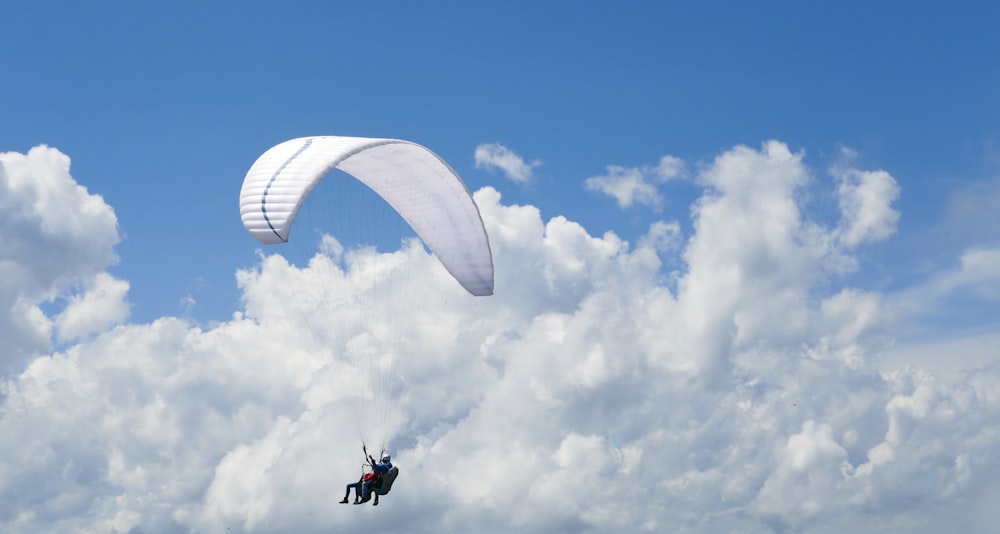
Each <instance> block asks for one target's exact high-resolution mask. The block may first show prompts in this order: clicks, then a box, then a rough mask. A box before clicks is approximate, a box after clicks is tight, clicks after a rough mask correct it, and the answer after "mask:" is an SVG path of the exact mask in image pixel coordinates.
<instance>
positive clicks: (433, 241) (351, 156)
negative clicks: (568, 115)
mask: <svg viewBox="0 0 1000 534" xmlns="http://www.w3.org/2000/svg"><path fill="white" fill-rule="evenodd" d="M335 169H336V170H339V171H343V172H342V173H341V172H335V171H334V170H335ZM344 173H346V174H347V175H349V176H345V175H344ZM350 177H354V178H356V179H357V181H358V182H361V183H363V184H364V185H365V186H367V188H368V189H370V190H371V191H374V193H375V194H377V195H378V196H379V197H381V198H382V199H384V200H385V203H387V204H388V206H389V207H391V209H392V210H394V211H395V212H396V213H398V215H399V217H401V218H402V221H405V224H404V223H403V222H402V221H400V223H399V224H400V225H401V226H405V225H409V227H410V228H412V230H413V231H414V232H415V233H416V235H417V236H418V237H419V238H420V240H421V241H422V242H423V243H424V244H425V245H426V247H427V248H428V249H429V250H430V251H431V252H432V253H433V254H434V255H435V256H436V257H437V258H438V260H439V261H440V262H441V264H442V265H443V266H444V267H445V269H447V271H448V272H449V273H450V274H451V275H452V277H454V279H455V280H457V281H458V282H459V283H460V284H461V285H462V287H464V288H465V290H466V291H468V292H469V293H471V294H472V295H475V296H487V295H491V294H492V293H493V258H492V253H491V251H490V245H489V239H488V237H487V234H486V229H485V227H484V226H483V221H482V218H481V216H480V213H479V208H478V206H477V205H476V203H475V201H474V200H473V198H472V195H471V194H470V193H469V190H468V188H467V187H466V186H465V184H464V183H463V182H462V180H461V178H459V176H458V175H457V174H456V173H455V171H454V170H452V168H451V167H450V166H449V165H448V164H447V163H445V162H444V161H443V160H442V159H441V158H440V157H438V156H437V155H436V154H434V153H433V152H431V151H430V150H428V149H427V148H425V147H423V146H420V145H418V144H415V143H412V142H409V141H402V140H398V139H371V138H361V137H334V136H319V137H302V138H298V139H292V140H290V141H285V142H283V143H280V144H278V145H276V146H274V147H272V148H270V149H269V150H267V151H266V152H264V154H262V155H261V156H260V157H259V158H258V159H257V161H256V162H254V164H253V165H252V166H251V167H250V170H249V171H248V172H247V175H246V178H245V179H244V181H243V188H242V191H241V192H240V214H241V216H242V219H243V225H244V226H245V227H246V229H247V231H249V232H250V234H251V235H252V236H253V237H254V238H256V239H257V240H258V241H260V242H261V243H264V244H267V245H272V244H280V243H285V242H289V245H292V246H293V249H294V245H295V244H296V243H295V242H297V241H298V242H301V241H307V242H308V241H309V240H310V238H311V237H312V236H309V235H298V234H296V237H295V238H293V237H292V236H291V233H292V228H293V223H294V222H295V221H296V218H297V217H298V218H299V219H303V218H304V220H303V221H301V223H300V226H297V227H296V228H300V227H301V226H302V225H306V224H309V223H310V222H311V220H310V219H309V218H310V217H311V214H312V212H311V211H310V210H308V209H307V210H303V215H302V216H300V209H301V208H302V207H303V204H304V203H305V204H306V207H307V208H311V207H312V206H315V205H316V203H319V205H320V206H321V207H320V208H319V209H320V211H324V210H325V211H337V209H335V208H334V206H336V204H335V203H334V202H330V203H328V204H323V203H322V202H321V201H323V200H324V195H329V194H332V195H339V194H341V193H347V192H348V191H346V190H347V189H348V187H349V186H352V184H350V179H349V178H350ZM321 182H322V184H321ZM318 186H321V187H318ZM356 189H357V188H356ZM360 189H364V188H360ZM311 197H317V198H312V200H311V201H310V202H308V203H307V200H309V199H310V198H311ZM367 200H378V199H373V198H368V199H367ZM367 200H365V201H359V202H358V203H361V204H365V203H366V202H367ZM372 203H374V202H372ZM378 203H379V204H382V205H385V204H383V203H381V201H379V202H378ZM346 206H348V209H344V205H339V207H340V208H341V209H340V210H339V211H342V212H343V211H351V210H352V209H353V204H352V203H348V204H347V205H346ZM393 217H395V214H393ZM396 218H397V220H398V217H396ZM329 220H335V221H337V222H328V221H329ZM329 220H327V221H324V223H323V224H322V225H321V226H327V227H324V228H320V231H321V232H323V233H329V234H331V235H337V234H338V232H339V231H340V230H341V228H338V227H337V226H338V224H340V222H341V220H339V219H336V218H335V217H332V218H331V219H329ZM307 221H308V222H307ZM355 222H356V221H353V220H348V221H347V222H346V223H345V224H344V225H348V224H355ZM374 224H375V225H377V224H379V223H378V222H376V223H374ZM330 226H332V227H330ZM293 249H289V251H290V252H294V250H293ZM310 253H312V252H310ZM309 264H310V265H313V263H312V262H311V261H310V263H309ZM354 268H357V269H362V270H364V269H368V267H365V266H361V267H358V266H357V265H355V266H354ZM370 269H371V271H372V273H371V274H372V277H371V279H372V280H373V282H372V285H373V286H374V285H376V284H380V286H379V287H377V288H375V289H373V290H371V291H367V292H366V294H365V295H364V296H358V295H354V296H343V295H338V294H336V293H337V292H338V291H339V289H336V288H337V287H341V286H335V285H334V284H333V283H332V282H334V279H333V278H327V277H326V275H323V274H318V275H310V276H312V279H311V280H310V284H312V287H311V289H310V294H309V295H307V297H308V298H310V299H312V298H314V296H315V295H320V294H326V295H329V294H330V293H331V292H332V293H334V294H333V295H329V296H326V297H323V298H325V300H324V301H323V302H321V303H320V304H319V306H320V307H321V309H318V310H317V313H316V314H314V315H315V318H314V317H313V316H312V315H311V316H310V318H309V319H306V320H305V321H307V322H313V323H314V324H309V325H305V324H304V325H303V326H304V328H303V331H304V332H305V331H306V330H307V329H309V330H310V331H312V330H318V331H321V334H319V335H320V336H321V337H323V336H325V337H323V339H322V340H321V341H320V346H323V347H328V348H329V350H330V351H332V353H333V354H332V358H333V364H336V363H338V362H340V363H343V364H344V367H343V368H339V367H338V368H339V369H343V370H345V371H344V372H348V371H350V372H356V373H357V375H358V376H359V378H360V380H359V382H365V383H366V384H367V386H365V387H363V388H361V386H358V387H359V388H361V389H360V390H359V392H358V398H359V399H361V400H360V406H359V407H358V409H357V414H356V415H355V419H356V420H355V424H356V425H358V433H359V434H360V437H361V439H362V441H365V440H368V443H369V444H371V445H377V444H379V442H378V440H385V439H388V438H389V437H390V436H388V435H387V434H389V433H390V432H391V430H388V429H387V428H386V427H387V426H388V427H391V426H393V424H394V423H393V422H391V421H388V422H387V420H388V419H392V418H393V417H396V416H397V415H398V414H397V413H394V412H398V402H399V401H398V399H399V396H400V390H401V389H402V387H401V386H400V383H401V382H404V381H405V378H402V379H401V378H400V376H401V375H403V374H404V373H403V371H402V370H403V369H404V368H403V367H401V366H400V362H403V363H405V360H406V357H407V354H406V352H407V351H408V347H407V345H408V342H409V340H406V339H401V338H403V337H406V336H407V335H409V334H408V333H402V329H404V328H406V327H407V325H406V323H407V322H409V323H412V322H413V321H396V322H397V323H404V324H401V325H400V324H396V325H392V324H390V325H388V326H387V325H385V324H384V323H385V322H386V321H385V318H386V317H398V316H405V315H406V314H410V315H411V316H412V315H417V314H416V313H414V312H413V311H412V310H413V308H412V305H411V304H406V306H410V307H406V308H405V310H404V308H403V306H404V305H402V304H399V303H400V302H404V301H406V299H411V300H412V298H413V297H412V295H413V291H414V290H413V289H412V288H414V287H420V290H421V291H429V289H427V288H428V287H429V285H428V284H427V283H425V282H426V281H424V280H403V281H399V280H396V281H395V282H393V283H385V282H384V280H383V275H384V273H383V272H381V271H379V272H377V273H376V272H375V270H376V269H377V268H376V267H371V268H370ZM304 271H308V272H310V273H312V272H322V271H320V270H318V269H313V268H309V269H303V272H304ZM327 272H328V271H327ZM361 274H366V273H361ZM374 280H377V281H374ZM331 288H333V289H331ZM407 288H410V289H407ZM401 289H402V290H401ZM456 289H457V286H456ZM404 292H405V293H406V295H401V294H402V293H404ZM445 292H447V291H438V293H445ZM435 296H436V295H435ZM341 297H344V298H341ZM441 298H442V299H443V300H444V301H447V298H448V297H447V296H445V295H442V296H441ZM359 313H360V314H361V316H360V318H359V317H358V314H359ZM351 317H354V319H351ZM413 318H414V319H415V318H416V317H413ZM323 321H325V322H323ZM390 322H391V321H390ZM306 327H308V328H306ZM394 330H395V331H394ZM322 332H325V334H324V333H322ZM407 332H409V331H407ZM397 422H398V421H397ZM371 426H375V427H380V428H375V429H371V428H370V427H371ZM381 444H382V445H383V446H385V445H386V443H385V441H382V442H381Z"/></svg>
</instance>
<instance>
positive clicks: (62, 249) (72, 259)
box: [0, 146, 119, 374]
mask: <svg viewBox="0 0 1000 534" xmlns="http://www.w3.org/2000/svg"><path fill="white" fill-rule="evenodd" d="M69 168H70V160H69V157H67V156H66V155H65V154H63V153H61V152H59V151H58V150H56V149H54V148H49V147H46V146H39V147H35V148H33V149H31V150H30V151H29V152H28V153H27V154H19V153H15V152H5V153H0V237H2V239H0V242H2V243H3V246H2V247H0V374H3V373H4V372H9V371H12V370H17V369H18V368H19V366H20V365H21V364H23V362H25V361H26V359H27V358H29V357H30V356H32V355H37V354H41V353H45V352H47V351H48V350H49V339H50V336H51V333H52V327H53V325H52V321H51V320H50V318H48V317H46V316H45V314H44V313H42V311H41V310H40V309H39V307H38V305H39V304H40V303H43V302H47V301H51V300H52V299H54V298H55V297H57V296H59V295H66V294H67V292H68V291H69V290H70V289H71V288H73V287H74V286H77V285H80V284H81V283H83V282H85V281H87V280H93V279H94V277H95V276H102V277H106V276H107V275H104V274H101V273H103V271H104V269H105V268H107V267H108V266H109V265H111V264H113V263H115V262H116V261H117V257H116V256H115V253H114V246H115V245H116V244H117V243H118V241H119V236H118V228H117V224H118V223H117V219H116V217H115V214H114V211H113V210H112V209H111V207H110V206H108V205H107V204H105V202H104V199H102V198H101V197H100V196H99V195H94V194H91V193H89V192H88V191H87V189H86V188H85V187H83V186H81V185H80V184H78V183H76V181H75V180H74V179H73V177H72V176H70V173H69Z"/></svg>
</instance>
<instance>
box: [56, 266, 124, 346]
mask: <svg viewBox="0 0 1000 534" xmlns="http://www.w3.org/2000/svg"><path fill="white" fill-rule="evenodd" d="M128 288H129V284H128V282H126V281H124V280H116V279H115V278H113V277H112V276H111V275H109V274H107V273H98V274H97V275H96V276H95V277H94V278H93V280H91V281H90V283H89V284H88V285H87V287H86V288H85V291H84V292H83V293H82V294H79V295H73V296H71V297H70V299H69V303H68V304H67V305H66V308H65V309H63V311H62V312H60V313H59V315H57V316H56V317H55V324H56V329H57V331H58V336H57V337H58V339H59V341H60V342H66V341H72V340H78V339H80V338H82V337H85V336H88V335H90V334H93V333H96V332H101V331H103V330H106V329H107V328H108V327H110V326H112V325H115V324H119V323H121V322H123V321H124V320H125V319H127V318H128V313H129V308H130V306H129V303H128V302H127V301H126V300H125V295H126V293H128Z"/></svg>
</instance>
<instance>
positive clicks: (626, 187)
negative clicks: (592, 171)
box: [584, 156, 684, 210]
mask: <svg viewBox="0 0 1000 534" xmlns="http://www.w3.org/2000/svg"><path fill="white" fill-rule="evenodd" d="M606 170H607V174H605V175H603V176H593V177H590V178H587V179H586V180H585V181H584V187H585V188H587V190H589V191H597V192H600V193H604V194H605V195H608V196H610V197H614V199H615V201H617V203H618V207H619V208H623V209H624V208H628V207H630V206H632V205H634V204H644V205H647V206H651V207H653V208H654V209H657V210H659V209H660V207H661V204H662V202H663V197H662V195H660V192H659V189H658V187H657V184H659V183H662V182H665V181H667V180H670V179H671V178H676V177H677V176H680V175H681V172H682V171H683V170H684V161H683V160H682V159H680V158H677V157H674V156H663V157H662V158H661V159H660V163H659V164H658V165H656V166H651V167H621V166H618V165H609V166H608V167H607V169H606Z"/></svg>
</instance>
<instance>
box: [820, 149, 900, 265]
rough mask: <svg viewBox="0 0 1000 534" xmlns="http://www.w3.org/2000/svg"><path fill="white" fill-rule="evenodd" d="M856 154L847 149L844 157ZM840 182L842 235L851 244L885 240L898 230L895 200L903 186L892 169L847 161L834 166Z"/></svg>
mask: <svg viewBox="0 0 1000 534" xmlns="http://www.w3.org/2000/svg"><path fill="white" fill-rule="evenodd" d="M853 157H854V154H853V152H852V151H850V150H846V149H845V150H844V158H845V159H847V160H850V159H851V158H853ZM832 173H833V175H834V177H835V178H836V179H837V181H838V183H839V190H838V193H839V195H840V210H841V213H842V215H843V219H842V221H841V232H840V236H839V237H840V239H841V240H842V241H843V242H844V243H845V244H846V245H848V246H857V245H859V244H861V243H864V242H876V241H882V240H884V239H886V238H888V237H889V236H891V235H892V234H894V233H896V223H897V222H898V221H899V212H898V211H896V210H895V209H893V208H892V203H893V202H894V201H895V200H896V197H897V196H899V186H898V185H897V184H896V180H895V179H894V178H893V177H892V176H891V175H889V173H887V172H885V171H882V170H879V171H861V170H858V169H854V168H850V167H847V166H846V165H844V164H841V165H838V166H835V167H834V168H833V170H832Z"/></svg>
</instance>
